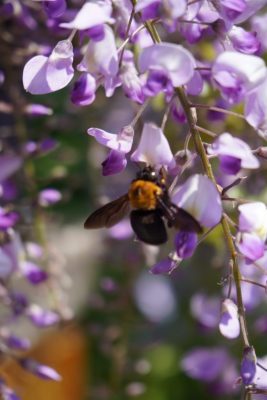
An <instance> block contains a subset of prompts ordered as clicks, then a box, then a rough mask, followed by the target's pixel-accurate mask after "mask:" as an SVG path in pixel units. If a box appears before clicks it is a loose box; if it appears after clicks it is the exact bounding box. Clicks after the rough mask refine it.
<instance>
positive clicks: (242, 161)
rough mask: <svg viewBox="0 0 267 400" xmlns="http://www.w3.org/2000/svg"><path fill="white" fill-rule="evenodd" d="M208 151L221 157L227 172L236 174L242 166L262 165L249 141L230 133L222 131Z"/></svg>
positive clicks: (253, 166)
mask: <svg viewBox="0 0 267 400" xmlns="http://www.w3.org/2000/svg"><path fill="white" fill-rule="evenodd" d="M207 151H208V153H209V154H211V155H214V156H217V157H218V158H219V160H220V168H221V170H222V171H223V172H224V173H225V174H230V175H235V174H237V173H238V172H239V171H240V170H241V168H249V169H255V168H258V167H259V166H260V163H259V160H258V159H257V158H256V157H255V156H254V155H253V153H252V151H251V149H250V147H249V146H248V145H247V143H246V142H244V141H243V140H241V139H238V138H236V137H234V136H232V135H230V133H222V134H221V135H220V136H219V137H218V138H217V139H216V140H215V141H214V142H213V143H212V145H211V146H210V147H208V149H207Z"/></svg>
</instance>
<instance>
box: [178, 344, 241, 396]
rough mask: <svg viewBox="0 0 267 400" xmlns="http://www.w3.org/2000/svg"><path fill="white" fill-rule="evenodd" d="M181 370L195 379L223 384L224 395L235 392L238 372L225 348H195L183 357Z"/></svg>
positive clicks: (221, 386)
mask: <svg viewBox="0 0 267 400" xmlns="http://www.w3.org/2000/svg"><path fill="white" fill-rule="evenodd" d="M181 368H182V370H183V371H184V372H185V373H186V374H187V375H188V376H190V377H191V378H193V379H197V380H200V381H203V382H206V383H209V384H211V383H221V385H220V388H221V392H222V393H227V392H228V393H231V392H233V391H234V382H235V380H236V378H237V371H236V368H235V363H234V360H233V359H232V358H231V357H230V356H229V354H228V353H227V351H226V349H224V348H220V347H209V348H205V347H198V348H195V349H193V350H191V351H189V352H188V353H187V354H186V355H185V356H184V357H183V359H182V361H181Z"/></svg>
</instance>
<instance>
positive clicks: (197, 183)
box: [172, 174, 222, 228]
mask: <svg viewBox="0 0 267 400" xmlns="http://www.w3.org/2000/svg"><path fill="white" fill-rule="evenodd" d="M172 201H173V203H174V204H176V205H177V206H178V207H181V208H183V209H184V210H185V211H187V212H188V213H189V214H190V215H191V216H192V217H193V218H195V219H196V220H197V221H198V222H199V223H200V225H201V226H204V227H207V228H210V227H212V226H214V225H217V224H218V223H219V222H220V220H221V217H222V203H221V198H220V195H219V192H218V190H217V188H216V186H215V185H214V183H213V182H211V180H210V179H209V178H207V177H206V176H205V175H199V174H196V175H192V176H191V177H190V178H188V179H187V181H186V182H185V183H183V184H182V185H181V186H180V187H178V188H177V189H176V190H175V191H174V193H173V194H172ZM211 205H212V207H211Z"/></svg>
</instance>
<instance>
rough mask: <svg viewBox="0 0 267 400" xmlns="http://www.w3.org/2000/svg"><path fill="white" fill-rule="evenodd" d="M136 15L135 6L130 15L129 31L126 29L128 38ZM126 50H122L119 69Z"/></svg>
mask: <svg viewBox="0 0 267 400" xmlns="http://www.w3.org/2000/svg"><path fill="white" fill-rule="evenodd" d="M134 14H135V7H134V6H133V8H132V12H131V15H130V18H129V21H128V25H127V29H126V35H125V36H126V37H128V35H129V32H130V29H131V25H132V22H133V18H134ZM124 50H125V46H124V47H123V48H122V50H121V54H120V59H119V67H120V66H121V63H122V58H123V54H124Z"/></svg>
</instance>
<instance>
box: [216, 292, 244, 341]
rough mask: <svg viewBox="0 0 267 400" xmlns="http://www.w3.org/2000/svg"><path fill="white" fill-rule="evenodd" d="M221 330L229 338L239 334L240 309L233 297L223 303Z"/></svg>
mask: <svg viewBox="0 0 267 400" xmlns="http://www.w3.org/2000/svg"><path fill="white" fill-rule="evenodd" d="M219 330H220V332H221V334H222V335H223V336H225V337H226V338H228V339H235V338H237V337H238V336H239V333H240V324H239V319H238V309H237V306H236V304H235V303H234V302H233V301H232V300H231V299H226V300H224V302H223V303H222V311H221V319H220V323H219Z"/></svg>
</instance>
